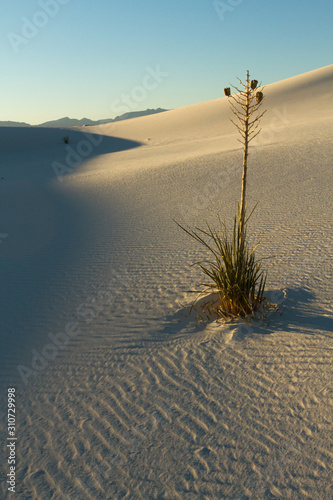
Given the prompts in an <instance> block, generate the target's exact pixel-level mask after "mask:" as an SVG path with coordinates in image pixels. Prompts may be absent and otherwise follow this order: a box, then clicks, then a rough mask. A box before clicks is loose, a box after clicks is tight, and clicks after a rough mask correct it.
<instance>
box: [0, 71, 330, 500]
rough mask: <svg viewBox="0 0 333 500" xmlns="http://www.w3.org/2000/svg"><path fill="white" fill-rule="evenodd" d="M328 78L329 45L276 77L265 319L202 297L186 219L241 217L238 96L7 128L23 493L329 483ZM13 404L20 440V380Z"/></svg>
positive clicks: (266, 132) (220, 493) (210, 495)
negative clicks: (233, 314)
mask: <svg viewBox="0 0 333 500" xmlns="http://www.w3.org/2000/svg"><path fill="white" fill-rule="evenodd" d="M238 76H240V77H242V76H243V75H238ZM251 76H252V75H251ZM253 76H254V77H255V76H257V75H253ZM227 83H228V82H226V84H227ZM332 84H333V66H332V65H331V66H327V67H324V68H321V69H318V70H314V71H311V72H310V73H306V74H303V75H299V76H295V77H293V78H290V79H287V80H283V81H280V82H277V83H274V84H270V85H268V86H267V87H266V88H265V90H264V93H265V100H264V105H263V108H264V109H267V113H266V114H265V116H264V117H263V119H262V133H261V134H260V135H259V136H258V138H257V139H256V140H254V141H253V143H251V144H252V146H251V149H250V156H249V172H248V196H249V198H248V202H249V204H250V205H251V206H254V205H255V204H256V203H257V202H258V206H257V208H256V210H255V212H254V214H253V217H252V221H251V223H250V227H249V231H250V235H251V240H253V243H256V242H257V241H258V240H261V244H260V246H259V247H258V249H257V255H258V256H259V257H266V256H270V257H271V258H270V259H268V260H267V261H265V266H266V268H267V271H268V281H267V292H266V296H267V298H268V299H270V300H272V301H273V302H275V303H276V304H277V306H278V307H277V310H276V311H273V310H272V311H270V312H269V313H268V314H267V316H266V318H264V319H261V320H257V321H252V322H251V323H250V324H247V323H244V322H238V323H232V322H228V323H224V324H222V323H218V324H217V323H214V322H212V321H208V322H202V321H201V318H200V315H197V314H196V313H195V312H194V313H193V314H191V315H188V308H186V306H188V305H189V304H190V302H191V300H193V298H194V296H193V294H191V293H189V291H190V290H194V289H196V285H197V283H198V282H199V281H200V278H201V276H200V271H199V270H198V269H197V268H195V267H191V264H192V263H193V262H195V261H197V260H199V259H200V258H202V257H203V256H205V255H206V254H205V252H204V250H203V249H202V248H200V247H199V246H198V244H196V242H195V241H192V240H191V239H190V238H189V237H188V236H187V235H186V234H185V233H184V232H182V231H181V230H180V229H179V228H178V227H177V225H176V224H175V222H174V220H177V221H178V222H179V223H181V224H188V225H190V226H191V227H193V226H199V227H202V226H203V225H204V224H205V222H206V221H208V222H210V223H211V224H216V223H217V216H218V214H220V215H221V217H222V218H223V219H225V220H226V221H227V223H229V222H230V221H231V220H232V217H233V214H234V210H235V203H236V201H238V200H239V198H240V187H241V165H242V148H241V145H240V144H239V142H237V138H238V136H237V131H236V129H235V128H234V127H233V125H232V124H231V122H230V120H229V117H230V116H231V111H230V107H229V102H228V99H227V98H225V97H221V98H218V99H215V100H213V101H209V102H203V103H200V104H195V105H192V106H187V107H184V108H179V109H175V110H171V111H168V112H165V113H162V114H158V115H153V116H147V117H141V118H135V119H132V120H127V121H123V122H117V123H114V124H110V125H107V124H106V125H102V126H100V127H84V128H81V129H79V128H78V129H75V130H61V129H43V128H42V129H39V128H31V129H30V128H29V129H28V128H27V129H24V128H23V129H22V128H20V129H19V128H1V129H0V151H1V160H0V162H1V163H0V213H1V224H0V233H1V234H0V241H1V243H0V256H1V305H2V308H1V310H2V312H1V337H0V339H1V358H2V359H1V372H0V376H1V391H2V395H3V396H6V394H7V392H6V391H7V388H8V387H14V388H15V389H16V401H17V406H16V418H17V429H16V436H17V445H16V453H17V460H18V461H17V470H16V493H15V496H14V497H15V498H20V499H21V498H22V499H40V500H46V499H47V500H48V499H52V500H53V499H112V500H118V499H125V498H126V499H142V500H148V499H170V500H171V499H179V500H183V499H206V500H212V499H244V500H245V499H247V498H249V499H261V498H267V499H272V498H279V499H283V500H285V499H318V500H324V499H329V498H332V489H331V484H332V456H333V455H332V450H331V446H332V399H331V398H330V395H331V387H332V386H331V381H332V348H333V346H332V302H331V298H332V267H331V264H332V225H331V223H332V145H331V143H332V132H333V127H332V125H333V120H332V118H333V113H332V110H333V109H332V108H333V105H332V102H333V99H332V97H333V95H332V88H333V86H332ZM221 95H222V88H221ZM64 136H68V137H69V144H68V145H66V144H65V143H64V141H63V137H64ZM173 219H174V220H173ZM1 422H2V426H1V436H2V438H3V439H2V442H3V443H5V442H6V439H7V436H8V434H7V428H6V427H7V425H6V400H5V397H4V398H3V404H2V405H1ZM7 456H8V452H7V451H6V449H5V446H2V455H1V477H2V482H1V497H2V498H12V497H13V496H12V497H10V494H8V491H7V486H8V485H7V484H6V479H5V478H6V474H7V473H8V464H7Z"/></svg>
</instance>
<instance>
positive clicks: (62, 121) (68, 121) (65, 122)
mask: <svg viewBox="0 0 333 500" xmlns="http://www.w3.org/2000/svg"><path fill="white" fill-rule="evenodd" d="M96 124H97V122H94V121H92V120H89V118H81V120H77V119H76V118H69V117H68V116H66V117H64V118H59V120H52V121H50V122H44V123H41V124H40V125H36V127H60V128H62V127H65V128H67V127H84V126H85V125H96Z"/></svg>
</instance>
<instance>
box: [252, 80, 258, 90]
mask: <svg viewBox="0 0 333 500" xmlns="http://www.w3.org/2000/svg"><path fill="white" fill-rule="evenodd" d="M257 85H258V80H251V89H252V90H254V89H256V88H257Z"/></svg>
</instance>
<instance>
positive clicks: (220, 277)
mask: <svg viewBox="0 0 333 500" xmlns="http://www.w3.org/2000/svg"><path fill="white" fill-rule="evenodd" d="M238 80H239V82H240V83H241V85H242V86H243V88H244V90H241V89H239V88H237V87H235V86H233V88H234V89H235V90H236V91H237V92H238V93H237V94H235V95H233V96H232V95H231V91H230V87H227V88H225V89H224V94H225V95H226V96H227V97H228V98H230V105H231V109H232V111H233V113H234V115H235V116H236V118H237V120H238V123H235V122H234V121H233V120H231V121H232V123H233V124H234V125H235V126H236V128H237V130H238V132H239V133H240V135H241V140H240V142H241V143H242V144H243V149H244V151H243V175H242V190H241V200H240V207H238V209H237V210H236V214H235V217H234V224H233V231H232V233H231V234H229V232H228V230H227V227H226V225H225V223H223V222H222V221H221V219H220V217H219V229H217V230H216V229H212V228H211V227H210V226H209V224H207V229H206V230H204V229H199V228H195V230H193V229H186V228H184V227H183V226H181V225H180V224H178V222H177V224H178V226H179V227H181V229H183V230H184V231H185V232H186V233H187V234H189V235H190V236H191V237H192V238H194V239H195V240H196V241H198V242H199V243H200V244H202V245H203V246H204V247H206V249H208V250H209V251H210V252H211V254H212V255H213V260H209V259H207V260H203V261H199V262H195V263H194V264H192V265H198V266H199V267H200V269H201V270H202V272H203V273H204V274H205V276H206V277H208V278H210V280H211V282H209V283H208V282H207V283H206V282H203V283H200V284H199V285H200V286H202V287H203V289H202V290H201V292H200V294H199V297H200V295H203V294H205V293H207V292H208V291H215V292H218V294H219V297H220V303H221V304H220V306H219V308H218V311H217V312H218V314H219V315H221V316H224V317H237V316H241V317H245V316H247V315H249V314H251V313H253V312H255V311H256V310H257V309H258V307H259V306H260V304H261V303H262V302H263V300H264V290H265V284H266V273H265V272H264V271H263V270H262V267H261V260H262V259H260V260H256V258H255V249H256V248H257V246H255V248H253V249H252V250H250V249H249V245H248V241H247V235H246V227H247V223H248V221H249V218H250V217H251V215H252V213H253V210H252V212H251V214H250V216H249V217H247V216H246V187H247V160H248V154H249V153H248V148H249V143H250V141H251V140H252V139H254V137H256V136H257V135H258V134H259V132H260V128H259V123H260V118H261V117H262V116H263V114H264V113H265V111H264V112H263V113H260V114H259V113H258V110H259V108H260V106H261V104H262V101H263V97H264V95H263V92H261V91H258V81H257V80H251V81H250V74H249V72H248V71H247V73H246V82H245V83H243V82H242V81H241V80H240V79H238ZM199 297H198V298H199Z"/></svg>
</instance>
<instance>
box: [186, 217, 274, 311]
mask: <svg viewBox="0 0 333 500" xmlns="http://www.w3.org/2000/svg"><path fill="white" fill-rule="evenodd" d="M252 212H253V211H252ZM252 212H251V214H252ZM251 214H250V216H251ZM250 216H249V217H248V219H247V220H245V222H244V224H243V225H242V226H241V224H240V214H239V210H238V213H237V212H236V214H235V217H234V224H233V231H232V233H231V234H229V231H228V229H227V227H226V225H225V223H224V222H222V221H221V219H220V218H219V226H220V227H219V229H218V230H216V229H212V228H211V227H210V225H209V224H207V229H206V230H204V229H199V228H196V229H195V230H193V229H186V228H185V227H183V226H181V225H180V224H178V223H177V224H178V226H179V227H181V229H183V230H184V231H185V232H186V233H187V234H188V235H190V236H191V237H192V238H194V239H195V240H196V241H198V242H199V243H201V244H202V245H203V246H204V247H206V248H207V249H208V250H209V252H210V253H211V254H212V257H213V258H212V260H210V259H206V260H202V261H198V262H195V263H194V264H192V266H195V265H197V266H199V267H200V269H201V270H202V271H203V273H204V274H205V275H206V276H207V277H208V278H210V280H211V282H202V283H199V286H201V287H203V288H202V290H201V291H200V293H199V296H198V298H199V297H200V296H201V295H203V294H206V293H207V292H209V291H210V292H217V293H218V294H219V297H220V302H221V304H220V307H219V308H218V309H217V311H216V312H217V314H218V315H220V316H224V317H226V318H232V317H237V316H240V317H245V316H247V315H249V314H251V313H252V312H254V311H256V310H257V309H258V307H259V306H260V304H261V303H262V301H263V298H264V297H263V294H264V289H265V284H266V273H265V272H264V271H263V270H262V267H261V260H262V259H260V260H256V258H255V249H256V247H254V248H253V249H252V250H250V249H249V246H248V243H247V238H246V225H247V222H248V220H249V218H250Z"/></svg>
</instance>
